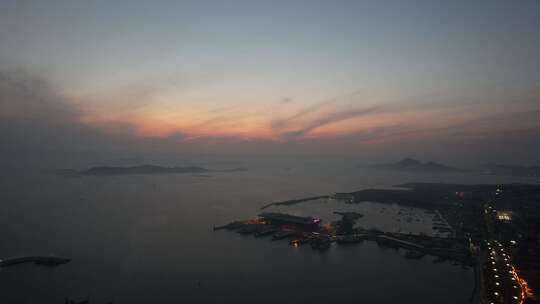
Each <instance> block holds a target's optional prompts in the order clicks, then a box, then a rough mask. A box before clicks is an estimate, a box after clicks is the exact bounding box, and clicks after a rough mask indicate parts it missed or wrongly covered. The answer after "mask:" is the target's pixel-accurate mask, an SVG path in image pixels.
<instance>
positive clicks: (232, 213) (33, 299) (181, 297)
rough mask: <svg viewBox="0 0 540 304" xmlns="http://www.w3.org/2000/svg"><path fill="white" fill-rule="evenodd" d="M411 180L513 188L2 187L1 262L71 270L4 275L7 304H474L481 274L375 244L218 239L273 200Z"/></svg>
mask: <svg viewBox="0 0 540 304" xmlns="http://www.w3.org/2000/svg"><path fill="white" fill-rule="evenodd" d="M409 181H432V182H441V181H446V182H503V181H505V180H501V179H500V178H494V177H486V176H464V175H443V176H428V175H422V174H419V175H407V174H396V173H384V172H370V171H362V170H360V169H354V168H352V169H351V168H349V167H343V168H341V167H339V166H330V167H318V166H316V165H314V166H310V165H309V164H303V165H302V166H297V167H295V166H294V164H290V165H287V166H282V165H260V166H257V165H253V164H251V165H250V171H249V172H237V173H226V174H225V173H222V174H211V175H208V176H201V175H141V176H116V177H82V178H64V177H59V176H54V175H48V174H21V175H18V176H3V177H2V190H1V196H0V258H2V257H12V256H19V255H37V254H40V255H48V254H55V255H59V256H65V257H69V258H72V259H73V261H72V262H71V263H69V264H66V265H63V266H59V267H57V268H52V269H51V268H46V267H37V266H34V265H21V266H15V267H10V268H5V269H1V270H0V303H63V301H64V298H65V297H71V298H75V299H85V298H87V297H88V298H90V300H91V303H106V302H107V301H114V303H276V302H280V303H329V302H335V303H397V302H399V303H452V304H454V303H467V302H468V298H469V296H470V294H471V291H472V289H473V275H472V271H471V270H465V269H463V268H461V267H460V266H452V265H451V264H450V263H440V264H433V263H432V262H431V260H432V258H430V257H424V258H423V259H421V260H407V259H405V258H403V257H402V255H403V252H400V251H395V250H391V249H381V248H378V247H377V246H376V245H375V244H373V243H370V242H365V243H363V244H360V245H358V246H351V247H339V246H337V245H333V246H332V247H331V249H330V250H329V251H327V252H324V253H320V252H315V251H312V250H311V248H310V247H309V246H305V247H300V248H293V247H291V246H289V245H288V243H287V242H286V241H280V242H272V241H270V240H269V239H268V238H261V239H255V238H253V237H252V236H240V235H238V234H235V233H231V232H228V231H219V232H213V231H212V226H213V225H214V224H223V223H226V222H229V221H231V220H234V219H243V218H250V217H253V216H255V215H256V214H257V213H258V212H259V207H260V206H262V205H263V204H265V203H267V202H270V201H275V200H284V199H290V198H297V197H302V196H307V195H318V194H326V193H333V192H335V191H352V190H358V189H362V188H366V187H374V186H389V185H392V184H396V183H402V182H409ZM336 204H339V202H336ZM337 209H339V208H336V210H337ZM282 210H283V209H282ZM381 221H384V219H382V220H381ZM385 225H388V223H386V224H383V225H382V226H385Z"/></svg>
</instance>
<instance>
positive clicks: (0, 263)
mask: <svg viewBox="0 0 540 304" xmlns="http://www.w3.org/2000/svg"><path fill="white" fill-rule="evenodd" d="M70 261H71V259H68V258H62V257H56V256H23V257H15V258H8V259H4V260H0V267H7V266H13V265H18V264H23V263H34V264H38V265H45V266H58V265H62V264H66V263H69V262H70Z"/></svg>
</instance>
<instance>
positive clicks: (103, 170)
mask: <svg viewBox="0 0 540 304" xmlns="http://www.w3.org/2000/svg"><path fill="white" fill-rule="evenodd" d="M247 170H248V169H247V168H231V169H207V168H203V167H198V166H186V167H163V166H156V165H142V166H131V167H114V166H99V167H92V168H89V169H86V170H82V171H77V170H69V169H68V170H57V171H55V173H56V174H60V175H90V176H111V175H133V174H182V173H184V174H185V173H211V172H240V171H247Z"/></svg>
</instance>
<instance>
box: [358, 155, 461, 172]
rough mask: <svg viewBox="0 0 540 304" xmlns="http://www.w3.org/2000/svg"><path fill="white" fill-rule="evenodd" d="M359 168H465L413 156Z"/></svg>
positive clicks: (457, 169)
mask: <svg viewBox="0 0 540 304" xmlns="http://www.w3.org/2000/svg"><path fill="white" fill-rule="evenodd" d="M358 167H359V168H369V169H383V170H396V171H410V172H462V171H465V170H463V169H459V168H455V167H451V166H447V165H444V164H440V163H436V162H425V163H423V162H420V161H418V160H416V159H413V158H404V159H402V160H400V161H398V162H395V163H386V164H376V165H359V166H358Z"/></svg>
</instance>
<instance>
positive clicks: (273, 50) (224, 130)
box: [0, 0, 540, 164]
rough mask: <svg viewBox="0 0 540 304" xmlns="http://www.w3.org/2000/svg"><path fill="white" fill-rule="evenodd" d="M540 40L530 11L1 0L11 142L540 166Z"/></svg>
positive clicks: (479, 5)
mask: <svg viewBox="0 0 540 304" xmlns="http://www.w3.org/2000/svg"><path fill="white" fill-rule="evenodd" d="M539 29H540V2H538V1H526V0H524V1H498V0H492V1H434V0H431V1H317V0H310V1H256V0H252V1H24V0H18V1H12V0H3V1H1V2H0V41H1V43H0V127H2V128H1V130H0V140H1V141H2V142H3V143H2V145H3V146H4V147H8V148H7V149H5V150H9V151H10V153H11V155H19V154H20V152H21V151H24V152H28V153H30V152H33V151H52V150H55V151H94V150H96V151H127V152H129V151H134V150H152V151H167V152H190V153H209V152H212V153H216V154H220V153H223V154H231V153H232V154H261V155H262V154H270V155H286V154H292V155H335V156H340V155H342V156H355V157H359V158H362V157H365V158H366V159H373V160H378V159H388V158H396V157H401V156H413V157H419V158H422V159H426V160H427V159H430V160H448V161H453V162H461V161H470V162H472V161H497V162H510V163H523V164H540V156H539V155H540V55H538V54H540V35H538V30H539ZM21 134H24V136H21ZM40 153H41V154H43V153H45V152H40Z"/></svg>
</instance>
